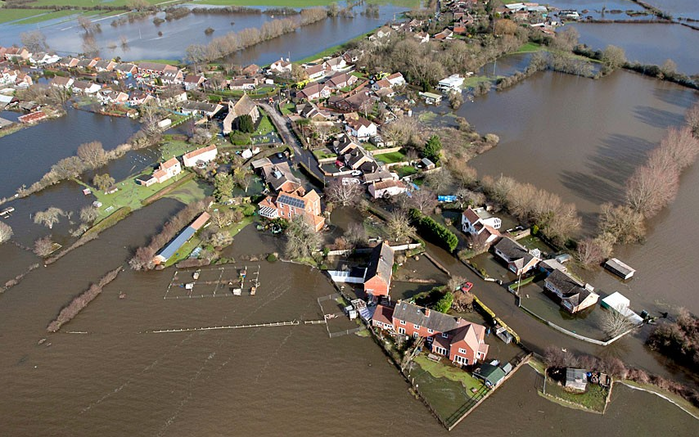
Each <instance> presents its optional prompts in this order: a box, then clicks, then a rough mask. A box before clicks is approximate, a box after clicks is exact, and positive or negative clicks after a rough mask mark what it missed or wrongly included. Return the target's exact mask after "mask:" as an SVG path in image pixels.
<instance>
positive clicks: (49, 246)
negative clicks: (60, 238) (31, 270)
mask: <svg viewBox="0 0 699 437" xmlns="http://www.w3.org/2000/svg"><path fill="white" fill-rule="evenodd" d="M51 252H53V241H52V240H51V235H47V236H45V237H42V238H39V239H38V240H36V241H35V242H34V253H35V254H36V255H38V256H40V257H45V256H49V255H50V254H51Z"/></svg>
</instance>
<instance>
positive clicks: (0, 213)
mask: <svg viewBox="0 0 699 437" xmlns="http://www.w3.org/2000/svg"><path fill="white" fill-rule="evenodd" d="M13 212H15V209H14V208H13V207H11V206H10V207H7V208H5V209H3V210H2V211H0V217H5V216H9V215H10V214H12V213H13Z"/></svg>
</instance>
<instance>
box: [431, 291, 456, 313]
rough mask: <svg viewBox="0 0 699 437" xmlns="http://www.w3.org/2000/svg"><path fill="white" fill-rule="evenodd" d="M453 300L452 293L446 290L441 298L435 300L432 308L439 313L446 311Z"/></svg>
mask: <svg viewBox="0 0 699 437" xmlns="http://www.w3.org/2000/svg"><path fill="white" fill-rule="evenodd" d="M453 302H454V293H452V292H451V291H447V292H446V293H445V294H444V296H442V298H441V299H439V300H438V301H437V303H436V304H435V305H434V309H435V310H436V311H439V312H440V313H446V312H448V311H449V309H450V308H451V304H452V303H453Z"/></svg>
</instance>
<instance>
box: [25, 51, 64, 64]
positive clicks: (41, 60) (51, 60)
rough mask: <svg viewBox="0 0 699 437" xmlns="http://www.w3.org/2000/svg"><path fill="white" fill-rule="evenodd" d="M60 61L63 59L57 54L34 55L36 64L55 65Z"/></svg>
mask: <svg viewBox="0 0 699 437" xmlns="http://www.w3.org/2000/svg"><path fill="white" fill-rule="evenodd" d="M60 59H61V57H60V56H58V55H56V54H55V53H46V52H40V53H34V54H32V61H33V62H34V63H36V64H41V65H47V64H55V63H57V62H58V61H59V60H60Z"/></svg>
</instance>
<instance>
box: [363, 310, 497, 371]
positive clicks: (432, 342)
mask: <svg viewBox="0 0 699 437" xmlns="http://www.w3.org/2000/svg"><path fill="white" fill-rule="evenodd" d="M386 312H387V310H386V309H383V308H382V309H381V312H380V313H379V308H378V307H377V310H376V312H375V313H374V315H375V316H376V315H377V313H378V316H377V322H376V323H374V322H373V320H372V323H373V324H374V326H377V327H379V328H382V329H386V322H385V320H384V319H387V318H388V316H387V314H386ZM391 325H392V326H391V328H392V330H393V331H395V332H397V333H398V334H400V335H407V336H409V337H413V338H419V337H423V338H425V339H426V343H427V346H428V347H429V349H430V351H431V352H432V353H433V354H436V355H441V356H445V357H449V360H451V361H452V362H453V363H455V364H459V365H462V366H464V365H474V364H476V363H477V362H479V361H483V360H485V359H486V356H487V355H488V348H489V346H488V344H486V342H485V331H486V328H485V326H483V325H479V324H477V323H471V322H468V321H466V320H464V319H462V318H461V317H453V316H450V315H448V314H444V313H440V312H439V311H434V310H430V309H429V308H424V307H420V306H417V305H414V304H411V303H408V302H403V301H398V302H397V303H396V306H395V308H394V309H393V314H392V315H391ZM388 330H389V331H390V330H391V329H388Z"/></svg>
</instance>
